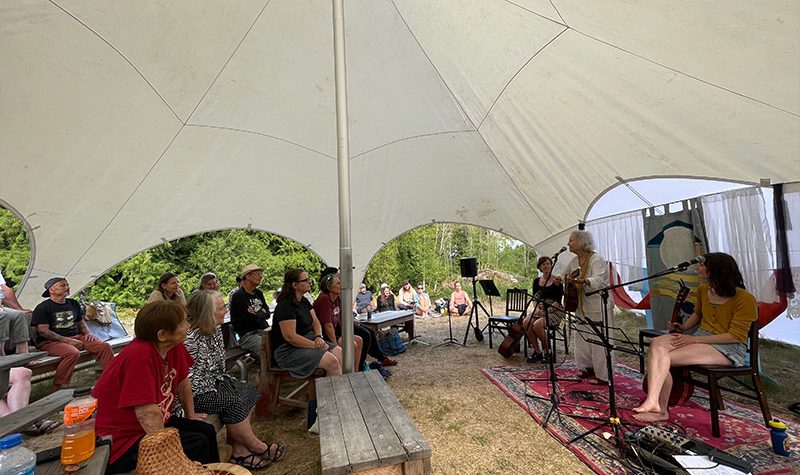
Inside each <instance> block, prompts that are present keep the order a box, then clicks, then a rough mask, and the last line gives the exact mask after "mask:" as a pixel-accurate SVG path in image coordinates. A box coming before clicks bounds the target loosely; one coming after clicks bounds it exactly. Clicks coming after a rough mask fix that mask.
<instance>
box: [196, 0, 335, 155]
mask: <svg viewBox="0 0 800 475" xmlns="http://www.w3.org/2000/svg"><path fill="white" fill-rule="evenodd" d="M332 15H333V14H332V13H331V4H330V2H319V1H317V0H282V1H278V0H273V1H271V2H269V5H267V7H266V9H265V10H264V13H263V14H262V15H261V18H260V19H259V21H258V22H256V24H255V25H253V28H252V29H251V30H250V33H249V34H248V35H247V38H246V39H245V40H244V41H243V42H242V44H241V46H239V48H238V50H237V51H236V54H234V55H233V56H232V57H231V59H230V61H229V62H228V64H227V66H226V67H225V69H224V70H223V71H222V73H221V74H220V75H219V78H218V79H217V81H216V82H215V83H214V85H213V86H212V88H211V90H210V91H209V92H208V95H207V96H206V97H205V99H204V100H203V101H202V103H201V104H200V106H198V108H197V110H196V111H195V113H194V114H192V116H191V117H190V118H189V124H192V125H207V126H215V127H226V128H231V129H236V130H244V131H250V132H256V133H260V134H263V135H266V136H271V137H276V138H279V139H281V140H285V141H287V142H289V143H294V144H297V145H300V146H302V147H306V148H309V149H311V150H314V151H317V152H320V153H323V154H326V155H329V156H331V157H335V156H336V121H335V119H336V117H335V113H334V103H335V101H334V89H333V45H332V38H333V27H332V21H331V18H332Z"/></svg>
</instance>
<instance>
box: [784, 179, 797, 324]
mask: <svg viewBox="0 0 800 475" xmlns="http://www.w3.org/2000/svg"><path fill="white" fill-rule="evenodd" d="M783 201H784V204H785V209H784V213H785V216H786V228H787V231H786V244H787V247H788V248H789V265H790V266H791V268H792V278H793V279H794V284H795V286H798V285H800V182H794V183H785V184H784V185H783ZM789 297H790V298H789V302H788V312H789V318H792V319H798V318H800V290H798V291H796V292H795V293H794V295H790V296H789Z"/></svg>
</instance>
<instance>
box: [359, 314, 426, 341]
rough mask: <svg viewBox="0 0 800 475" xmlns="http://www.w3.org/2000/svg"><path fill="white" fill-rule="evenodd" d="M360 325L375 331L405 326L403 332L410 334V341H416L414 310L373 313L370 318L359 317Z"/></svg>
mask: <svg viewBox="0 0 800 475" xmlns="http://www.w3.org/2000/svg"><path fill="white" fill-rule="evenodd" d="M358 321H359V323H361V324H362V325H366V326H368V327H370V328H372V329H373V330H375V331H378V330H381V329H383V328H388V327H391V326H392V325H400V324H401V323H402V324H403V331H405V332H406V334H408V340H409V341H411V340H413V339H414V311H413V310H387V311H385V312H379V313H373V314H372V316H371V317H370V318H366V316H363V317H362V316H361V315H359V317H358Z"/></svg>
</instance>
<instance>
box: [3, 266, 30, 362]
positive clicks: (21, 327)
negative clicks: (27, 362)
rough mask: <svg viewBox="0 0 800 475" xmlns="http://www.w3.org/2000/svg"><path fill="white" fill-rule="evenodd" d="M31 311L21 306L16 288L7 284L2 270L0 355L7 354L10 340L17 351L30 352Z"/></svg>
mask: <svg viewBox="0 0 800 475" xmlns="http://www.w3.org/2000/svg"><path fill="white" fill-rule="evenodd" d="M30 313H31V311H30V310H26V309H24V308H22V306H20V304H19V302H18V301H17V296H16V295H15V294H14V289H12V288H11V287H9V286H8V285H6V281H5V279H3V273H2V272H0V356H3V355H5V354H6V343H7V342H8V341H9V340H10V341H11V344H13V345H14V347H15V351H16V352H17V353H27V352H28V341H29V340H30V333H29V330H28V328H29V327H30Z"/></svg>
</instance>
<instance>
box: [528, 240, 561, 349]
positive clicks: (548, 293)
mask: <svg viewBox="0 0 800 475" xmlns="http://www.w3.org/2000/svg"><path fill="white" fill-rule="evenodd" d="M536 267H537V268H538V269H539V270H540V271H541V272H542V276H541V277H537V278H536V279H534V281H533V294H534V296H536V298H538V299H539V301H538V302H533V303H532V304H531V306H532V308H533V314H532V315H531V316H528V317H525V318H524V319H523V320H522V328H524V329H525V332H526V334H527V336H528V341H530V342H531V344H532V345H533V354H532V355H530V356H528V359H527V361H528V363H536V362H539V361H541V362H543V363H549V362H550V358H551V355H550V342H549V341H548V338H547V332H546V331H545V327H546V325H545V324H546V321H549V322H550V327H558V326H559V325H561V320H563V318H564V312H563V307H562V305H561V300H562V298H563V297H564V286H563V285H561V284H557V283H556V281H557V280H558V279H557V278H556V277H555V276H553V275H551V272H550V271H551V270H552V269H553V260H552V259H550V258H549V257H547V256H543V257H540V258H539V261H538V262H537V264H536ZM545 279H547V281H546V282H545ZM545 315H547V318H546V319H545ZM531 318H532V319H533V321H532V322H531V321H530V319H531ZM539 342H541V343H542V346H541V348H544V353H542V350H541V348H540V347H539Z"/></svg>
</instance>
